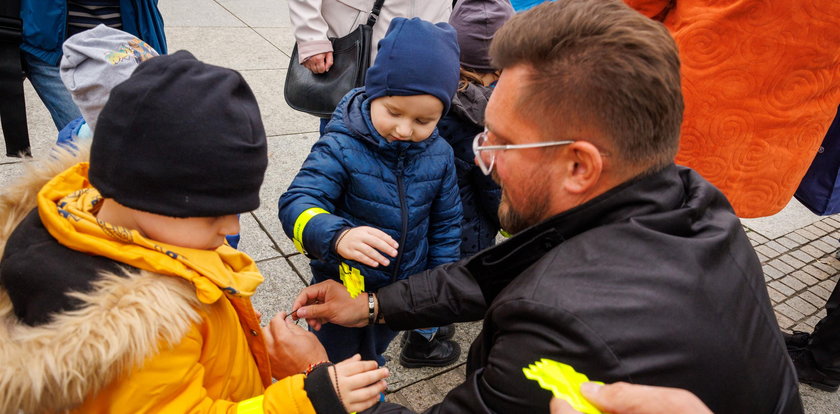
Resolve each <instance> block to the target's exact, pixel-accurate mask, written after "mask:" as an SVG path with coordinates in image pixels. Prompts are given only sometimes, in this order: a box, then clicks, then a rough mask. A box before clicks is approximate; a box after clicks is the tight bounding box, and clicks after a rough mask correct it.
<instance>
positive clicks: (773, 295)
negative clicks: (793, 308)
mask: <svg viewBox="0 0 840 414" xmlns="http://www.w3.org/2000/svg"><path fill="white" fill-rule="evenodd" d="M767 294H768V295H770V300H771V301H773V303H774V304H776V303H779V302H782V301H784V300H785V299H787V296H785V295H783V294H781V293H780V292H779V291H778V290H776V289H773V288H771V287H767Z"/></svg>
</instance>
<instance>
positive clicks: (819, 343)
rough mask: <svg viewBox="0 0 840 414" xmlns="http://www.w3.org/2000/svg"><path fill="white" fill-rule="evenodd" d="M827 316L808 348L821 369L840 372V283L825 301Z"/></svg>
mask: <svg viewBox="0 0 840 414" xmlns="http://www.w3.org/2000/svg"><path fill="white" fill-rule="evenodd" d="M825 310H826V313H827V314H826V316H825V318H822V319H821V320H820V321H819V323H817V326H816V328H814V333H813V334H811V341H810V343H809V344H808V350H809V351H811V354H812V355H813V356H814V361H815V362H816V363H817V365H818V366H819V367H820V370H824V371H826V370H827V371H830V372H832V373H837V374H840V283H837V284H836V285H834V291H833V292H831V296H829V297H828V301H827V302H826V303H825Z"/></svg>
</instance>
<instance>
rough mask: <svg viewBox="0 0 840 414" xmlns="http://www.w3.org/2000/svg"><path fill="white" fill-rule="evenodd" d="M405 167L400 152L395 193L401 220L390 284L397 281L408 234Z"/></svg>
mask: <svg viewBox="0 0 840 414" xmlns="http://www.w3.org/2000/svg"><path fill="white" fill-rule="evenodd" d="M404 167H405V150H400V154H399V158H397V170H398V171H397V192H398V193H399V196H400V218H401V220H402V231H401V232H400V246H399V248H398V249H397V258H396V260H395V261H394V271H393V273H392V274H391V283H394V282H396V281H397V276H398V275H399V272H400V264H401V262H402V256H403V246H404V245H405V239H406V233H408V209H406V207H405V187H404V184H403V169H404Z"/></svg>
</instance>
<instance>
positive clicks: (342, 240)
mask: <svg viewBox="0 0 840 414" xmlns="http://www.w3.org/2000/svg"><path fill="white" fill-rule="evenodd" d="M338 237H339V238H338V243H337V244H336V246H335V251H336V253H338V254H339V255H340V256H341V257H343V258H345V259H348V260H355V261H357V262H359V263H363V264H365V265H367V266H370V267H377V266H379V265H380V264H381V265H382V266H388V264H389V263H391V261H390V260H388V259H387V258H385V256H383V255H382V253H385V254H387V255H388V256H391V257H397V248H399V246H400V245H399V243H397V242H396V241H394V239H393V238H391V236H389V235H387V234H385V232H384V231H382V230H379V229H375V228H373V227H368V226H361V227H353V228H352V229H350V230H346V231H345V232H344V233H343V234H342V235H340V236H338ZM380 252H382V253H380Z"/></svg>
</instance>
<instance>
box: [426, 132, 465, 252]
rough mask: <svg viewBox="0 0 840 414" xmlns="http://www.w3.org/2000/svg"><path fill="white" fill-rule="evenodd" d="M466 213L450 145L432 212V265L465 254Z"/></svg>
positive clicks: (430, 217) (430, 219)
mask: <svg viewBox="0 0 840 414" xmlns="http://www.w3.org/2000/svg"><path fill="white" fill-rule="evenodd" d="M441 141H442V140H441ZM447 146H448V145H447ZM463 217H464V213H463V208H462V207H461V196H460V195H459V194H458V177H457V175H456V174H455V158H454V156H453V155H452V150H451V149H450V150H449V158H448V161H447V162H446V169H445V171H444V176H443V181H442V185H441V187H440V190H438V194H437V196H436V197H435V200H434V202H432V210H431V214H430V216H429V235H428V237H429V257H428V263H429V264H428V266H429V268H433V267H437V266H439V265H442V264H444V263H449V262H454V261H457V260H458V259H459V258H460V257H461V252H460V249H461V221H462V219H463Z"/></svg>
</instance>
